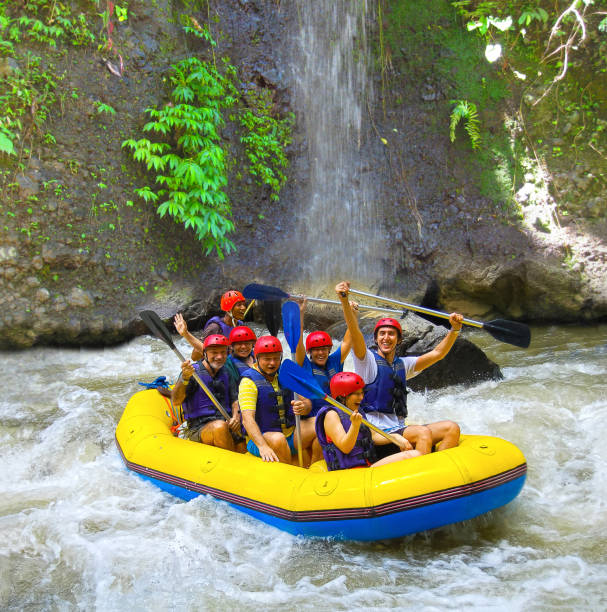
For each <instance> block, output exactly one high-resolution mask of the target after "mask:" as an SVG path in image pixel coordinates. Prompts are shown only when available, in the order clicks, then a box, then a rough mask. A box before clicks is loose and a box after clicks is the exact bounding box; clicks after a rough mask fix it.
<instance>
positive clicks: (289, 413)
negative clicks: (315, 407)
mask: <svg viewBox="0 0 607 612" xmlns="http://www.w3.org/2000/svg"><path fill="white" fill-rule="evenodd" d="M242 377H243V378H250V379H251V380H252V381H253V382H254V383H255V386H256V387H257V406H256V409H255V421H256V422H257V425H258V426H259V430H260V431H261V433H262V434H263V433H265V432H266V431H280V432H282V429H283V427H284V428H287V427H293V425H295V414H294V413H293V406H292V405H291V401H292V400H293V391H291V390H290V389H284V388H283V389H281V391H280V392H278V393H277V392H276V391H274V387H273V386H272V383H270V382H268V381H267V380H266V377H265V376H264V375H263V374H261V373H260V372H258V371H257V370H255V369H254V368H249V369H248V370H245V371H244V372H243V375H242Z"/></svg>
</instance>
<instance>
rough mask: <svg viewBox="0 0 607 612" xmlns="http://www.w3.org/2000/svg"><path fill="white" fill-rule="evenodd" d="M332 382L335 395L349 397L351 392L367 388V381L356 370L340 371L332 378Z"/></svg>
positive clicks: (333, 394)
mask: <svg viewBox="0 0 607 612" xmlns="http://www.w3.org/2000/svg"><path fill="white" fill-rule="evenodd" d="M330 384H331V395H332V396H333V397H342V396H343V397H347V396H348V395H350V393H354V391H357V390H358V389H364V388H365V381H364V380H363V379H362V378H361V377H360V376H359V375H358V374H355V373H354V372H339V373H338V374H335V376H333V378H331V383H330Z"/></svg>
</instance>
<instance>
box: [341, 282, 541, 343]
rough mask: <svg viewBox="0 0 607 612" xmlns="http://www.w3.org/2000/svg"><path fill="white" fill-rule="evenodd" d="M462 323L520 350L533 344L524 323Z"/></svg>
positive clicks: (408, 307) (420, 308)
mask: <svg viewBox="0 0 607 612" xmlns="http://www.w3.org/2000/svg"><path fill="white" fill-rule="evenodd" d="M350 293H353V294H354V295H361V296H364V297H368V298H373V299H374V300H381V301H383V302H387V303H389V304H394V305H396V306H402V307H403V308H405V309H406V310H413V311H414V312H422V313H424V314H427V315H432V316H435V317H441V318H443V319H448V318H449V315H448V314H447V313H446V312H441V311H440V310H433V309H432V308H424V307H423V306H415V305H414V304H407V302H400V301H398V300H393V299H391V298H386V297H382V296H381V295H373V294H372V293H366V292H365V291H357V290H355V289H350ZM462 323H465V324H466V325H470V326H472V327H479V328H481V329H484V330H485V331H486V332H488V333H490V334H491V335H492V336H493V337H494V338H495V339H496V340H499V341H500V342H506V343H507V344H513V345H514V346H518V347H520V348H527V347H528V346H529V343H530V342H531V330H530V329H529V326H527V325H525V324H524V323H518V322H517V321H507V320H505V319H495V320H493V321H488V322H486V323H483V322H482V321H474V320H472V319H464V320H463V321H462Z"/></svg>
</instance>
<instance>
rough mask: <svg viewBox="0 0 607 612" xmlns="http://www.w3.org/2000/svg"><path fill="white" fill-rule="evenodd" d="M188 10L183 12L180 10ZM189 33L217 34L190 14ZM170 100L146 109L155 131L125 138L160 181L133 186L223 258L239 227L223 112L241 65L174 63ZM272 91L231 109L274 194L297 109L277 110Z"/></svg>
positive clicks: (255, 168)
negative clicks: (279, 114)
mask: <svg viewBox="0 0 607 612" xmlns="http://www.w3.org/2000/svg"><path fill="white" fill-rule="evenodd" d="M182 17H183V16H182ZM183 20H184V21H185V26H184V29H185V30H186V32H188V33H190V34H193V35H195V36H197V37H198V38H200V39H202V40H204V41H205V42H208V43H209V44H210V45H211V47H213V46H214V45H215V42H214V40H213V39H212V37H211V36H210V34H209V31H208V29H207V28H206V27H203V26H200V25H199V24H198V22H197V21H196V20H194V19H193V18H191V17H189V18H183ZM171 68H172V74H171V75H170V81H171V84H172V85H173V90H172V93H171V101H170V102H169V103H167V104H165V105H164V106H163V107H162V108H160V109H158V108H148V109H147V110H146V112H147V114H148V115H149V117H150V118H151V119H152V120H151V121H149V122H148V123H147V124H146V125H145V126H144V128H143V130H144V132H148V133H151V134H153V136H154V137H153V138H152V137H150V138H140V139H138V140H137V139H132V138H131V139H128V140H125V141H124V142H123V144H122V146H123V148H126V149H129V150H130V151H131V155H132V156H133V159H134V160H135V161H138V162H141V163H144V164H145V166H146V168H147V170H148V171H152V172H153V173H154V174H155V185H154V186H151V185H144V186H142V187H140V188H138V189H136V190H135V193H136V194H137V195H138V196H139V197H141V198H142V199H143V200H144V201H145V202H148V203H153V204H155V205H156V206H157V212H158V214H159V215H160V216H161V217H163V216H164V215H166V214H169V215H170V216H171V217H173V218H174V219H175V221H176V222H178V223H183V224H184V225H185V227H186V228H192V229H193V230H194V231H195V233H196V237H197V238H198V240H200V242H201V243H202V245H203V247H204V248H205V249H206V253H207V254H209V253H211V252H212V251H216V253H217V255H218V256H219V258H223V257H224V253H225V254H229V253H230V252H232V251H233V250H234V248H235V247H234V244H233V242H232V241H231V240H230V239H229V237H228V235H229V234H230V233H231V232H232V231H233V230H234V223H233V221H232V219H231V204H230V201H229V198H228V196H227V194H226V191H225V189H226V187H227V185H228V160H229V156H230V151H229V149H228V147H227V145H226V144H224V143H223V142H222V138H221V129H222V128H223V127H224V125H225V118H224V113H225V112H226V111H227V110H228V109H230V108H233V107H235V106H236V104H238V103H239V102H240V100H241V96H240V94H239V92H238V90H237V89H236V87H235V85H234V82H235V80H236V69H235V68H234V66H232V65H231V64H230V62H229V60H228V59H227V58H223V59H221V60H220V61H219V62H217V61H216V59H215V57H214V56H213V61H204V60H201V59H198V58H197V57H191V58H186V59H184V60H182V61H180V62H179V63H177V64H175V65H173V66H172V67H171ZM268 96H269V94H268V95H263V94H257V95H256V94H249V95H248V97H247V100H248V103H249V108H246V109H239V110H237V111H236V112H235V113H234V114H232V115H231V116H230V119H234V120H236V121H237V123H238V124H239V125H240V127H241V128H242V131H243V133H242V134H241V138H240V140H241V142H242V143H243V144H244V147H245V154H246V156H247V159H248V161H249V164H248V172H249V173H250V174H251V175H252V176H253V177H254V178H255V180H256V181H257V182H258V184H265V185H268V186H269V187H270V190H271V195H270V197H271V199H273V200H277V199H278V194H279V192H280V190H281V188H282V187H283V185H284V183H285V181H286V177H285V175H284V174H283V172H282V171H281V168H284V167H286V166H287V164H288V162H287V158H286V155H285V153H284V149H285V147H286V146H287V145H288V144H289V143H290V134H291V129H292V125H293V121H294V119H293V116H292V115H289V116H288V117H286V118H284V119H278V118H276V117H274V116H273V114H272V108H271V102H270V99H269V97H268Z"/></svg>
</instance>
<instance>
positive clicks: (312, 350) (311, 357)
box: [295, 299, 358, 463]
mask: <svg viewBox="0 0 607 612" xmlns="http://www.w3.org/2000/svg"><path fill="white" fill-rule="evenodd" d="M306 305H307V300H306V299H303V300H301V301H300V302H299V312H300V329H303V320H304V313H305V309H306ZM350 306H351V307H352V308H354V309H355V310H356V309H357V308H358V305H357V304H356V302H351V303H350ZM332 348H333V339H332V338H331V336H330V335H329V334H328V333H327V332H324V331H313V332H311V333H310V334H308V336H307V338H306V341H305V350H304V341H303V334H301V335H300V336H299V342H298V344H297V350H296V352H295V361H296V363H297V364H298V365H300V366H302V367H303V368H304V369H305V370H307V371H308V372H309V373H310V374H311V375H312V376H314V379H315V380H316V382H317V383H318V386H319V387H320V388H321V389H322V390H323V391H324V392H325V393H329V383H330V381H331V378H332V377H333V376H335V374H337V373H338V372H341V371H342V370H343V363H344V361H345V360H346V357H347V356H348V354H349V353H350V349H351V348H352V341H351V335H350V332H349V331H348V330H346V333H345V335H344V339H343V341H342V342H341V344H340V345H339V346H338V347H337V348H336V349H335V350H334V351H333V352H331V349H332ZM306 353H307V355H306ZM311 402H312V409H311V410H310V412H309V413H308V414H307V415H305V416H302V417H301V437H302V444H303V446H304V447H307V446H310V445H312V463H314V462H315V461H319V460H320V459H321V458H322V454H321V448H320V445H319V444H318V442H317V441H316V430H315V420H316V419H315V417H316V415H317V414H318V411H319V410H320V409H321V408H322V407H323V406H324V405H325V402H323V400H320V399H312V400H311Z"/></svg>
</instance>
